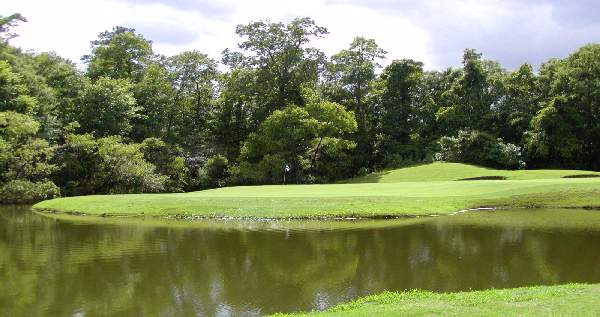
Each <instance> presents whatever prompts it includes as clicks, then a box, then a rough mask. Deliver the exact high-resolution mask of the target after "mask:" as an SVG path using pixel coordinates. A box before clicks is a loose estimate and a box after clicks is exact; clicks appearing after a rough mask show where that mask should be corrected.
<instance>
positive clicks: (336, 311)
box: [280, 284, 600, 317]
mask: <svg viewBox="0 0 600 317" xmlns="http://www.w3.org/2000/svg"><path fill="white" fill-rule="evenodd" d="M439 315H441V316H598V315H600V285H582V284H569V285H561V286H536V287H525V288H516V289H504V290H485V291H474V292H461V293H446V294H441V293H432V292H427V291H410V292H403V293H395V292H386V293H383V294H379V295H372V296H367V297H363V298H360V299H358V300H356V301H353V302H350V303H347V304H341V305H338V306H335V307H333V308H331V309H329V310H327V311H324V312H313V313H306V314H296V315H293V316H319V317H327V316H335V317H338V316H339V317H342V316H439ZM280 316H292V315H280Z"/></svg>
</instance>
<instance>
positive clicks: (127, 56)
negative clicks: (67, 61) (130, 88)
mask: <svg viewBox="0 0 600 317" xmlns="http://www.w3.org/2000/svg"><path fill="white" fill-rule="evenodd" d="M91 45H92V52H91V54H90V55H86V56H84V57H83V58H82V60H83V61H84V62H85V63H86V64H87V67H88V68H87V75H88V76H89V77H90V78H91V79H93V80H96V79H98V78H100V77H110V78H113V79H128V80H130V81H131V82H134V83H135V82H138V81H140V80H141V79H142V76H143V72H144V68H145V67H146V66H147V65H148V63H149V62H150V61H151V60H152V57H153V52H152V42H150V41H148V40H146V39H145V38H144V37H143V36H142V35H141V34H138V33H136V32H135V29H132V28H126V27H122V26H116V27H114V28H113V29H112V31H104V32H102V33H100V34H99V35H98V39H97V40H94V41H92V42H91Z"/></svg>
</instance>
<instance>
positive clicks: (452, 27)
mask: <svg viewBox="0 0 600 317" xmlns="http://www.w3.org/2000/svg"><path fill="white" fill-rule="evenodd" d="M570 5H571V4H570V3H567V2H564V1H562V0H532V1H528V2H522V1H517V0H506V1H504V0H463V1H458V0H430V1H422V2H419V1H416V2H415V1H408V0H345V1H343V0H303V1H281V0H253V1H244V0H224V1H211V0H125V1H116V0H89V1H76V0H55V1H40V0H4V3H3V12H2V14H5V15H6V14H10V13H13V12H20V13H22V14H23V15H24V16H25V17H27V19H28V20H29V22H27V23H22V24H21V25H20V26H19V27H18V28H17V29H16V32H18V33H19V34H20V35H21V36H20V37H18V38H16V39H13V40H12V42H11V43H12V44H13V45H17V46H20V47H22V48H24V49H35V50H36V51H56V52H57V53H59V54H60V55H62V56H65V57H68V58H70V59H72V60H73V61H76V62H77V61H79V58H80V57H81V56H82V55H84V54H87V53H88V52H89V42H90V41H91V40H94V39H95V38H96V36H97V34H98V33H100V32H102V31H104V30H107V29H111V28H112V27H113V26H115V25H122V26H127V27H133V28H136V29H137V30H138V31H140V32H141V33H142V34H144V36H146V37H147V38H148V39H150V40H153V42H154V49H155V51H157V52H159V53H162V54H165V55H172V54H176V53H178V52H181V51H184V50H192V49H196V50H200V51H202V52H205V53H207V54H209V55H210V56H211V57H213V58H215V59H220V53H221V51H222V50H223V49H225V48H235V47H236V44H237V43H238V41H239V39H238V37H237V36H236V35H235V34H234V30H235V26H236V25H237V24H240V23H248V22H250V21H256V20H262V19H270V20H271V21H290V20H291V19H293V18H294V17H303V16H309V17H312V18H313V19H315V21H316V22H317V24H319V25H321V26H325V27H327V28H328V29H329V31H330V34H329V35H328V36H326V37H325V38H323V39H318V40H316V41H314V42H313V43H312V45H314V46H317V47H319V48H321V49H323V50H324V51H325V52H326V53H327V54H329V55H330V54H332V53H335V52H337V51H339V50H341V49H344V48H346V47H348V45H349V44H350V42H351V40H352V38H353V37H354V36H357V35H362V36H366V37H369V38H374V39H375V40H376V41H377V43H378V44H379V45H380V46H381V47H382V48H383V49H385V50H386V51H388V61H389V60H391V59H396V58H413V59H417V60H420V61H423V62H425V66H426V68H428V69H437V68H442V67H447V66H453V65H458V64H460V56H461V55H462V49H464V48H465V47H470V48H476V49H481V50H482V51H483V53H484V54H485V55H486V56H488V57H491V58H494V59H498V60H500V62H503V63H505V64H506V65H507V66H508V67H509V68H511V67H515V66H516V65H518V64H519V63H521V62H524V61H529V62H531V63H533V64H534V65H535V64H539V63H540V62H542V61H544V60H546V59H548V58H550V57H561V56H564V55H566V54H567V53H569V52H571V51H573V50H574V49H576V48H577V47H578V46H580V45H582V44H584V43H587V42H594V41H598V40H600V38H599V36H600V35H599V34H600V23H595V22H594V21H596V20H597V19H595V18H594V16H593V14H594V13H593V12H592V11H593V10H592V11H590V12H589V14H587V15H589V16H587V17H584V18H585V19H579V18H580V17H581V16H582V15H585V14H586V10H585V8H584V7H583V6H581V5H576V4H573V5H571V6H570ZM596 6H598V5H596ZM579 20H581V21H587V22H586V23H583V22H581V23H579V22H578V23H575V22H574V21H579Z"/></svg>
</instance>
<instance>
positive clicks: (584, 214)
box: [0, 207, 600, 316]
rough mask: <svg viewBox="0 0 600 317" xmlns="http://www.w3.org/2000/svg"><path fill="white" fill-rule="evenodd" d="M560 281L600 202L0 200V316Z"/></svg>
mask: <svg viewBox="0 0 600 317" xmlns="http://www.w3.org/2000/svg"><path fill="white" fill-rule="evenodd" d="M566 282H592V283H597V282H600V212H599V211H584V210H511V211H494V212H489V211H486V212H472V213H463V214H458V215H455V216H446V217H435V218H417V219H404V220H386V221H356V222H342V221H337V222H336V221H333V222H323V221H312V222H311V221H304V222H289V221H279V222H239V221H238V222H223V221H221V222H207V221H194V222H183V221H160V220H156V219H145V220H126V221H118V220H115V219H108V220H107V219H94V218H86V219H85V221H80V220H73V219H69V218H63V219H56V218H49V217H46V216H41V215H38V214H35V213H32V212H30V211H29V210H28V209H27V208H23V207H20V208H17V207H2V208H0V316H44V315H47V316H103V315H111V316H173V315H177V316H195V315H198V316H258V315H263V314H267V313H273V312H278V311H286V312H288V311H298V310H311V309H324V308H327V307H329V306H331V305H334V304H336V303H339V302H343V301H348V300H351V299H353V298H355V297H358V296H363V295H367V294H372V293H377V292H381V291H383V290H406V289H413V288H420V289H428V290H435V291H458V290H469V289H485V288H492V287H494V288H505V287H516V286H524V285H533V284H558V283H566Z"/></svg>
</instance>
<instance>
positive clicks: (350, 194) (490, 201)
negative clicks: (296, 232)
mask: <svg viewBox="0 0 600 317" xmlns="http://www.w3.org/2000/svg"><path fill="white" fill-rule="evenodd" d="M460 166H462V167H463V168H465V169H468V168H472V166H468V165H463V164H458V165H455V164H450V163H436V164H430V165H424V166H421V167H416V168H409V169H406V170H411V171H412V172H411V173H409V174H407V175H409V176H410V177H412V178H413V179H416V178H417V177H421V178H420V179H421V181H399V182H381V183H361V184H330V185H288V186H282V185H270V186H241V187H228V188H221V189H213V190H204V191H199V192H192V193H178V194H138V195H107V196H103V195H97V196H80V197H68V198H59V199H53V200H48V201H43V202H41V203H38V204H36V205H35V206H34V208H35V209H38V210H45V211H54V212H81V213H86V214H92V215H93V214H95V215H139V214H144V215H148V216H167V215H178V216H199V217H237V218H253V217H264V218H319V217H377V216H403V215H429V214H447V213H452V212H456V211H458V210H462V209H468V208H476V207H484V206H496V207H600V178H572V179H567V178H560V177H559V176H557V175H572V174H573V171H560V173H558V172H556V171H553V172H552V173H550V172H548V171H517V172H512V173H517V174H515V175H520V176H518V177H522V178H527V177H528V179H509V180H493V181H491V180H482V181H454V180H448V179H447V178H450V179H454V178H455V177H456V176H457V174H456V173H455V172H447V170H456V169H457V168H458V167H460ZM423 168H426V169H427V170H428V172H427V173H425V172H423V170H422V169H423ZM475 168H476V169H478V168H477V167H475ZM403 170H404V169H402V170H398V171H403ZM434 171H437V173H442V174H443V173H446V174H445V175H446V176H444V178H446V179H445V180H433V181H431V180H430V181H422V180H427V179H436V178H435V177H434V176H433V172H434ZM487 171H494V170H487ZM494 172H498V173H500V172H507V171H494ZM533 172H538V173H537V174H536V173H533ZM580 172H581V171H580ZM398 173H400V172H398ZM402 173H406V172H402ZM519 173H522V175H521V174H519ZM582 173H583V172H582ZM585 173H590V172H585ZM450 174H452V175H450ZM532 175H537V177H538V179H532V177H533V176H532ZM461 176H463V175H461ZM407 177H408V176H407ZM514 177H517V176H514ZM438 178H441V176H440V177H438Z"/></svg>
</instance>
